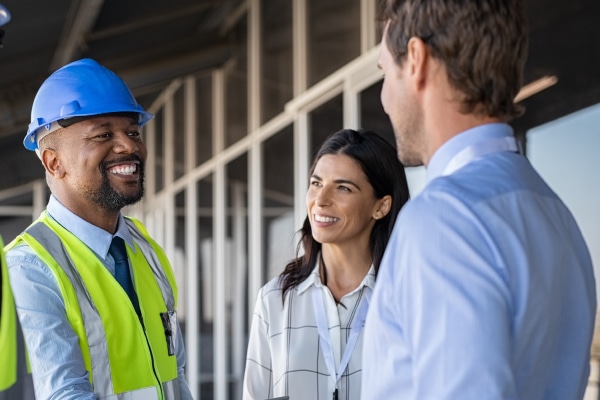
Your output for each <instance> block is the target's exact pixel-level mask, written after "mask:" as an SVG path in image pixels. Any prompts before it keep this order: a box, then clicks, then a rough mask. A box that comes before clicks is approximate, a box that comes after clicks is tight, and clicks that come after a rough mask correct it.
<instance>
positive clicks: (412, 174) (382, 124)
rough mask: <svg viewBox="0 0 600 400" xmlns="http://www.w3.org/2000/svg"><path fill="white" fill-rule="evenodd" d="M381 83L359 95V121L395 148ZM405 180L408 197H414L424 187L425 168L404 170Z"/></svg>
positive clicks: (394, 139) (392, 130)
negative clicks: (383, 105) (382, 101)
mask: <svg viewBox="0 0 600 400" xmlns="http://www.w3.org/2000/svg"><path fill="white" fill-rule="evenodd" d="M382 84H383V81H378V82H377V83H375V84H373V85H371V86H370V87H368V88H366V89H365V90H363V91H362V92H361V93H360V104H361V108H360V119H361V126H362V127H363V128H364V129H369V130H372V131H375V132H377V133H379V134H380V135H381V136H383V137H384V138H385V139H386V140H387V141H388V142H390V143H391V144H392V146H394V147H396V138H395V137H394V129H393V128H392V124H391V122H390V119H389V117H388V116H387V114H386V113H385V111H383V107H382V106H381V100H380V93H381V85H382ZM406 179H407V181H408V187H409V190H410V195H411V196H415V195H416V194H417V193H419V192H420V191H421V190H422V189H423V187H424V186H425V168H424V167H410V168H406Z"/></svg>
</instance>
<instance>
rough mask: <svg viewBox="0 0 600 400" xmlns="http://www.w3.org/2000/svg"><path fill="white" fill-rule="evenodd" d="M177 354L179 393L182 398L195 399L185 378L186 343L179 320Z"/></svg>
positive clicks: (185, 399) (182, 399) (183, 399)
mask: <svg viewBox="0 0 600 400" xmlns="http://www.w3.org/2000/svg"><path fill="white" fill-rule="evenodd" d="M175 356H176V357H177V383H178V384H179V395H180V397H181V400H193V397H192V393H191V392H190V388H189V385H188V383H187V380H186V379H185V363H186V355H185V344H184V341H183V335H182V334H181V327H180V326H179V321H177V345H176V350H175Z"/></svg>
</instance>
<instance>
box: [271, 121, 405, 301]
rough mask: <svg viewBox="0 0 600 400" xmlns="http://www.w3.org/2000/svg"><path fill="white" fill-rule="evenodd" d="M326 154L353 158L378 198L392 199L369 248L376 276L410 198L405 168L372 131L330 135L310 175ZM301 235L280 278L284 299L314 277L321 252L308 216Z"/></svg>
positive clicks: (348, 130)
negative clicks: (290, 291)
mask: <svg viewBox="0 0 600 400" xmlns="http://www.w3.org/2000/svg"><path fill="white" fill-rule="evenodd" d="M327 154H343V155H345V156H348V157H350V158H352V159H353V160H355V161H356V162H357V163H358V164H359V165H360V166H361V168H362V170H363V172H364V173H365V175H366V176H367V179H368V181H369V183H370V184H371V186H372V187H373V191H374V192H375V196H376V197H377V198H378V199H381V198H383V197H384V196H386V195H390V196H391V197H392V206H391V208H390V211H389V212H388V213H387V215H386V216H385V217H383V218H381V219H379V220H377V221H376V222H375V226H374V227H373V231H372V232H371V241H370V242H371V243H370V247H371V253H372V254H373V266H374V268H375V274H377V271H378V270H379V264H380V263H381V258H382V257H383V252H384V250H385V246H386V245H387V242H388V240H389V238H390V235H391V234H392V229H393V228H394V222H395V221H396V216H397V215H398V212H399V211H400V209H401V208H402V206H403V205H404V203H406V201H407V200H408V199H409V192H408V184H407V182H406V175H405V174H404V167H403V166H402V164H401V163H400V161H399V160H398V156H397V154H396V150H395V149H394V147H393V146H392V145H391V144H390V143H388V142H387V141H386V140H385V139H384V138H382V137H381V136H379V135H378V134H377V133H375V132H372V131H366V130H358V131H355V130H352V129H343V130H341V131H338V132H336V133H334V134H332V135H330V136H329V137H328V138H327V139H326V140H325V142H324V143H323V144H322V145H321V148H320V149H319V151H318V152H317V155H316V156H315V159H314V161H313V164H312V167H311V169H310V174H311V175H312V173H313V171H314V169H315V166H316V165H317V162H318V161H319V160H320V159H321V157H323V156H324V155H327ZM299 233H300V235H301V237H300V241H299V242H298V247H297V249H296V254H297V256H296V258H295V259H294V260H292V261H290V263H289V264H287V265H286V267H285V269H284V270H283V272H282V273H281V275H280V276H279V281H280V283H281V287H282V298H283V299H285V294H286V293H287V291H288V290H290V289H292V288H295V287H296V286H298V285H299V284H300V283H301V282H302V281H304V280H305V279H306V278H307V277H308V276H309V275H310V274H311V272H312V271H313V269H314V267H315V265H316V263H317V260H318V258H319V254H320V252H321V243H319V242H317V241H316V240H315V239H314V238H313V236H312V229H311V226H310V221H309V219H308V216H307V217H306V219H305V220H304V224H303V225H302V229H300V231H299ZM301 249H304V254H303V255H302V256H300V255H299V254H300V250H301Z"/></svg>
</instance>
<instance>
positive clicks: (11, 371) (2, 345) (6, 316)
mask: <svg viewBox="0 0 600 400" xmlns="http://www.w3.org/2000/svg"><path fill="white" fill-rule="evenodd" d="M3 247H4V245H3V244H2V239H1V238H0V263H1V265H0V273H1V274H2V298H1V299H0V301H1V303H0V307H1V310H0V313H1V314H0V354H2V368H0V392H1V391H4V390H6V389H8V388H9V387H11V386H12V385H14V384H15V382H16V381H17V317H16V310H15V301H14V299H13V296H12V291H11V289H10V283H9V280H8V269H7V267H6V261H5V260H4V252H3V251H2V248H3Z"/></svg>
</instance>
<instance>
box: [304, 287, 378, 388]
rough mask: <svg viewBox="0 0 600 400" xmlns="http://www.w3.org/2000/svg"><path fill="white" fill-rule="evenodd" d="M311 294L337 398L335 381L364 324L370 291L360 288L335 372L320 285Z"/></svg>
mask: <svg viewBox="0 0 600 400" xmlns="http://www.w3.org/2000/svg"><path fill="white" fill-rule="evenodd" d="M312 295H313V308H314V310H315V316H316V318H317V328H318V330H319V338H320V340H321V348H322V349H323V357H324V358H325V365H327V369H328V370H329V376H330V377H331V378H332V379H333V380H334V382H333V383H334V385H333V387H334V388H335V391H334V399H335V398H337V383H338V382H339V380H340V378H341V377H342V374H343V373H344V370H345V369H346V366H347V365H348V362H349V361H350V357H351V356H352V352H353V351H354V347H355V346H356V341H357V340H358V335H359V334H360V330H361V329H362V327H363V326H364V324H365V318H366V317H367V310H368V308H369V301H370V298H371V291H365V290H364V288H363V289H362V298H361V299H360V304H359V305H358V309H357V310H356V315H355V316H354V319H353V320H352V325H351V326H350V336H349V337H348V341H347V342H346V348H345V349H344V354H343V355H342V359H341V361H340V367H339V369H338V371H337V373H336V370H335V360H334V355H333V349H332V348H331V337H330V335H329V325H328V324H327V316H326V315H325V303H323V289H322V287H320V286H316V285H315V286H314V288H313V293H312Z"/></svg>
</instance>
